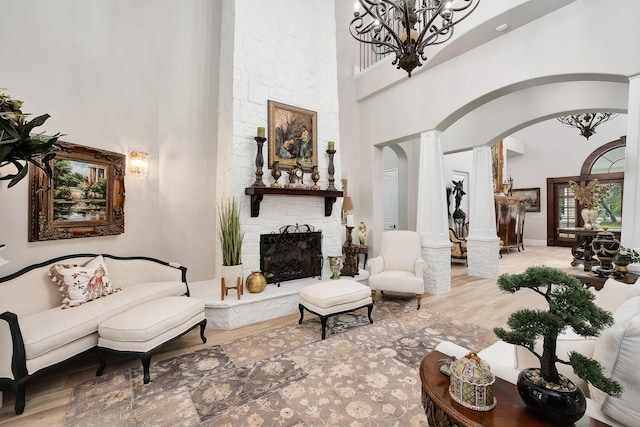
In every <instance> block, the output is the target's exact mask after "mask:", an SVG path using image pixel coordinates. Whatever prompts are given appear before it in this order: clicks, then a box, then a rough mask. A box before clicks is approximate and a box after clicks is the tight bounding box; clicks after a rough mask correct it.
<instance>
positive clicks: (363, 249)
mask: <svg viewBox="0 0 640 427" xmlns="http://www.w3.org/2000/svg"><path fill="white" fill-rule="evenodd" d="M360 255H364V261H362V268H363V269H365V268H366V267H367V258H368V257H369V247H368V246H367V245H356V256H357V257H358V259H359V258H360Z"/></svg>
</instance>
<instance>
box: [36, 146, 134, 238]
mask: <svg viewBox="0 0 640 427" xmlns="http://www.w3.org/2000/svg"><path fill="white" fill-rule="evenodd" d="M56 145H58V146H59V148H60V149H59V150H57V151H56V156H55V157H54V158H53V160H51V161H50V165H51V168H52V170H53V178H52V180H51V181H49V179H48V178H47V176H46V175H45V174H44V172H43V171H42V170H41V169H38V168H35V167H31V172H30V176H29V241H30V242H38V241H45V240H58V239H72V238H78V237H93V236H108V235H115V234H122V233H124V174H125V164H126V157H125V155H124V154H119V153H114V152H111V151H106V150H100V149H97V148H91V147H85V146H82V145H77V144H72V143H69V142H63V141H58V143H57V144H56Z"/></svg>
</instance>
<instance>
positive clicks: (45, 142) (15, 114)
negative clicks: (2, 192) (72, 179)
mask: <svg viewBox="0 0 640 427" xmlns="http://www.w3.org/2000/svg"><path fill="white" fill-rule="evenodd" d="M5 90H6V89H4V88H0V169H2V168H4V167H5V166H13V167H15V168H16V171H15V172H13V173H8V174H6V175H2V176H0V180H10V181H9V186H8V187H9V188H11V187H13V186H14V185H16V184H17V183H18V182H19V181H20V180H22V179H23V178H24V177H25V176H27V171H28V170H29V164H30V163H31V164H32V165H34V166H36V167H37V168H40V169H42V170H43V171H44V173H45V175H46V176H47V177H48V178H49V179H51V177H52V175H53V171H52V169H51V166H50V164H49V161H50V160H51V159H53V158H54V157H55V155H56V154H55V150H56V149H57V146H56V142H57V141H58V138H59V137H60V134H59V133H56V134H55V135H53V136H47V135H45V134H43V133H32V132H33V130H34V128H36V127H37V126H42V125H43V124H44V122H45V121H47V119H48V118H49V117H50V116H49V115H48V114H43V115H41V116H38V117H35V118H33V119H31V120H27V116H28V114H26V113H23V112H22V110H21V108H22V101H18V100H17V99H12V98H11V96H10V95H9V94H7V93H6V92H5Z"/></svg>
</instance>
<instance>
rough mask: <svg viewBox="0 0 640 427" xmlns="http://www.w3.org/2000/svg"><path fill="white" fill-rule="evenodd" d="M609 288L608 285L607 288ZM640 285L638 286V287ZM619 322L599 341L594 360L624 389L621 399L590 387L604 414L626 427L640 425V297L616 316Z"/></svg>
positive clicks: (626, 305)
mask: <svg viewBox="0 0 640 427" xmlns="http://www.w3.org/2000/svg"><path fill="white" fill-rule="evenodd" d="M605 286H606V285H605ZM636 286H637V285H636ZM613 317H614V320H615V323H614V324H613V326H611V327H609V328H607V329H606V330H604V331H603V332H602V334H601V335H600V337H599V338H598V339H597V340H596V344H595V348H594V351H593V358H594V359H596V360H597V361H598V362H600V364H601V365H602V367H603V372H604V375H605V376H606V377H610V378H612V379H614V380H616V381H617V382H618V383H620V385H622V387H623V388H624V392H623V393H622V396H620V397H611V396H609V395H607V394H606V393H604V392H602V391H600V390H598V389H597V388H595V387H593V386H592V385H589V390H590V392H591V398H592V399H593V400H594V401H596V402H597V403H598V404H601V408H600V409H601V410H602V412H603V413H604V414H605V415H607V416H609V417H611V418H613V419H615V420H617V421H619V422H620V423H622V424H624V425H629V426H638V425H640V407H639V406H638V403H639V402H640V370H639V369H638V354H639V353H640V296H637V297H634V298H631V299H629V300H628V301H626V302H624V303H623V304H622V305H621V306H620V307H619V308H618V310H616V312H615V313H614V315H613Z"/></svg>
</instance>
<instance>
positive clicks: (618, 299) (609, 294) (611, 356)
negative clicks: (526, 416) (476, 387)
mask: <svg viewBox="0 0 640 427" xmlns="http://www.w3.org/2000/svg"><path fill="white" fill-rule="evenodd" d="M593 292H594V293H595V295H596V298H595V300H594V302H595V303H596V304H597V305H598V306H600V307H601V308H603V309H605V310H607V311H610V312H612V313H613V315H614V321H615V323H614V325H613V326H611V327H610V328H608V329H606V330H605V331H603V332H602V334H601V335H600V336H599V337H597V338H595V339H586V338H583V337H581V336H579V335H577V334H575V333H574V332H573V331H568V332H566V333H565V334H563V335H562V336H561V337H559V338H558V347H557V351H558V355H559V357H561V358H562V359H564V360H568V356H567V353H568V352H570V351H577V352H579V353H581V354H583V355H585V356H587V357H591V358H593V359H595V360H597V361H598V362H600V364H601V365H602V366H603V368H604V373H605V375H607V376H609V377H611V378H613V379H615V380H616V381H618V382H619V383H620V384H621V385H622V386H623V388H624V393H623V394H622V396H621V397H619V398H616V397H610V396H608V395H606V394H605V393H603V392H602V391H600V390H598V389H596V388H595V387H593V386H591V385H587V384H586V383H585V382H584V381H583V380H581V379H580V378H578V377H577V376H576V375H575V374H574V373H573V370H572V369H571V366H568V365H562V364H558V371H560V373H561V374H563V375H566V376H567V377H569V378H571V379H572V380H573V381H574V382H576V383H577V384H578V385H579V386H580V388H582V390H583V391H584V392H585V395H586V397H587V412H586V413H585V416H584V417H583V419H582V420H580V421H579V422H578V423H577V425H579V426H582V425H585V426H586V425H589V418H593V419H595V420H598V421H600V422H603V423H606V424H608V425H611V426H614V427H615V426H638V425H640V407H638V402H640V370H639V369H638V366H639V365H638V354H640V284H635V285H627V284H624V283H620V282H618V281H616V280H614V279H607V281H606V283H605V285H604V287H603V288H602V290H601V291H599V292H598V291H593ZM436 350H438V351H440V352H442V353H445V354H448V355H450V356H455V357H462V356H464V355H465V354H467V353H468V352H469V350H468V349H465V348H463V347H460V346H458V345H456V344H454V343H451V342H448V341H445V342H442V343H440V344H439V345H438V346H437V347H436ZM540 351H541V349H540ZM478 355H479V356H480V358H482V359H484V360H486V361H487V362H488V363H489V365H490V366H491V371H492V372H493V373H494V375H495V376H497V377H499V378H502V379H503V380H505V381H508V382H510V383H513V384H515V383H516V382H517V379H518V374H519V373H520V371H521V370H523V369H526V368H531V367H539V366H540V364H539V362H538V359H537V358H536V357H535V356H533V355H532V354H531V353H530V352H529V351H528V350H526V349H524V348H523V347H520V346H514V345H511V344H507V343H505V342H503V341H498V342H496V343H494V344H493V345H491V346H489V347H487V348H485V349H483V350H481V351H480V352H478ZM498 404H500V402H498Z"/></svg>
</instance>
